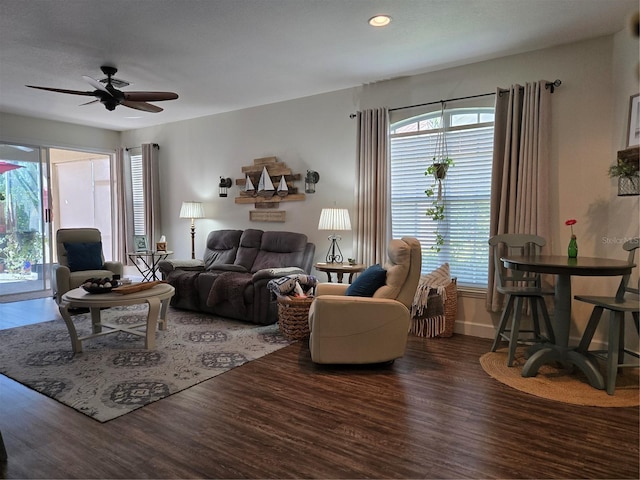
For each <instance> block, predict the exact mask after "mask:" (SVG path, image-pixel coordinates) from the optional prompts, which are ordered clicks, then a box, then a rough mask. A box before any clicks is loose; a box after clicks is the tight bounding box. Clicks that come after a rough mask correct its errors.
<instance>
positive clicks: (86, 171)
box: [0, 143, 115, 301]
mask: <svg viewBox="0 0 640 480" xmlns="http://www.w3.org/2000/svg"><path fill="white" fill-rule="evenodd" d="M111 165H112V155H111V154H105V153H95V152H82V151H75V150H62V149H56V148H40V147H34V146H26V145H15V144H14V145H11V144H7V143H0V301H13V300H23V299H27V298H35V297H44V296H48V295H52V294H53V292H52V291H51V285H52V283H51V272H52V268H51V267H52V265H53V264H55V262H57V258H56V255H55V249H54V247H55V231H56V230H57V229H59V228H76V227H81V228H84V227H95V228H97V229H99V230H100V233H101V235H102V249H103V253H104V256H105V259H106V260H111V259H113V238H114V235H113V232H114V228H115V226H114V220H113V218H114V215H113V214H112V212H113V211H114V210H113V209H114V205H115V203H114V199H113V191H114V188H113V180H112V179H113V176H112V174H111V170H112V168H111Z"/></svg>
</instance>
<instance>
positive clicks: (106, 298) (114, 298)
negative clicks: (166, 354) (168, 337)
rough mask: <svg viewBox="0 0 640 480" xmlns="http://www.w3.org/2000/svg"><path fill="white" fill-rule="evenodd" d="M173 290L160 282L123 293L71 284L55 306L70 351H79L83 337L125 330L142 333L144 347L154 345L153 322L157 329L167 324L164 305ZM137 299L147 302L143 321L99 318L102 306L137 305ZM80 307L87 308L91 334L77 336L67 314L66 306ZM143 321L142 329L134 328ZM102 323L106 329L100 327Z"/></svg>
mask: <svg viewBox="0 0 640 480" xmlns="http://www.w3.org/2000/svg"><path fill="white" fill-rule="evenodd" d="M174 293H175V289H174V288H173V287H172V286H171V285H169V284H166V283H161V284H158V285H155V286H154V287H152V288H149V289H146V290H142V291H139V292H134V293H129V294H126V295H123V294H120V293H114V292H109V293H99V294H95V293H93V294H92V293H88V292H86V291H85V290H84V289H83V288H75V289H73V290H70V291H68V292H67V293H65V294H64V295H63V296H62V301H61V302H60V305H59V307H58V308H59V310H60V315H62V318H63V319H64V322H65V323H66V324H67V329H68V330H69V336H70V337H71V346H72V348H73V352H74V353H80V352H82V342H83V341H84V340H88V339H90V338H95V337H99V336H101V335H108V334H110V333H115V332H127V333H132V334H133V335H139V336H141V337H145V342H144V348H146V349H148V350H152V349H154V348H156V326H157V327H158V328H159V329H160V330H165V329H166V328H167V308H168V307H169V299H171V297H173V294H174ZM141 303H146V304H148V305H149V313H148V315H147V320H146V322H142V323H137V324H134V325H114V324H111V323H106V322H102V321H101V320H100V309H102V308H110V307H120V306H126V305H137V304H141ZM83 307H84V308H88V309H89V310H90V311H91V327H92V334H91V335H86V336H84V337H79V336H78V332H77V331H76V327H75V325H74V324H73V320H72V319H71V315H70V314H69V308H83ZM145 325H146V329H145V331H141V330H137V329H138V328H140V327H142V326H145ZM103 327H104V328H107V329H108V330H106V331H102V329H103Z"/></svg>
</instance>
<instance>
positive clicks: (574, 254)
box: [567, 235, 578, 258]
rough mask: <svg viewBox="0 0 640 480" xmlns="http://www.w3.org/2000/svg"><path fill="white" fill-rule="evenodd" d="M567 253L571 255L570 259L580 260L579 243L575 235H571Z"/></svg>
mask: <svg viewBox="0 0 640 480" xmlns="http://www.w3.org/2000/svg"><path fill="white" fill-rule="evenodd" d="M567 253H568V254H569V258H578V242H577V240H576V236H575V235H571V240H570V241H569V248H568V249H567Z"/></svg>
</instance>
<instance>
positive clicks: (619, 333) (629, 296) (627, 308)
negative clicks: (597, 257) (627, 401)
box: [574, 237, 640, 395]
mask: <svg viewBox="0 0 640 480" xmlns="http://www.w3.org/2000/svg"><path fill="white" fill-rule="evenodd" d="M638 246H640V237H636V238H632V239H631V240H629V241H627V242H625V243H624V245H622V248H623V249H624V250H626V251H627V252H629V255H628V261H629V263H633V262H634V259H635V254H636V250H637V249H638ZM630 277H631V275H624V276H623V277H622V280H621V281H620V285H619V286H618V290H617V292H616V295H615V296H614V297H597V296H588V295H575V296H574V298H575V299H576V300H578V301H580V302H586V303H590V304H592V305H595V306H594V307H593V311H592V312H591V317H589V322H588V323H587V326H586V328H585V330H584V334H583V335H582V339H581V340H580V344H579V345H578V351H579V352H581V353H583V354H589V355H592V356H594V357H596V358H601V359H603V360H605V362H606V365H607V368H606V370H607V379H606V387H607V393H608V394H609V395H613V393H614V391H615V389H616V377H617V374H618V369H619V368H625V367H635V368H637V367H639V366H640V362H638V361H636V362H631V363H624V355H625V354H627V355H629V356H632V357H635V358H636V359H640V355H638V353H636V352H635V351H633V350H630V349H628V348H625V343H624V331H625V328H624V327H625V322H624V320H625V313H627V312H630V313H631V316H632V318H633V321H634V323H635V325H636V332H637V333H638V335H639V336H640V319H639V317H640V297H639V295H640V292H639V290H640V279H638V287H637V288H632V287H630V286H629V279H630ZM605 310H608V311H609V340H608V345H607V349H606V350H589V346H590V344H591V340H592V339H593V335H594V333H595V331H596V328H597V327H598V324H599V323H600V319H601V318H602V314H603V313H604V311H605ZM635 345H636V347H637V345H638V343H637V342H636V344H635Z"/></svg>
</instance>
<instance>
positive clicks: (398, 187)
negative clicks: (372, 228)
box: [391, 109, 493, 287]
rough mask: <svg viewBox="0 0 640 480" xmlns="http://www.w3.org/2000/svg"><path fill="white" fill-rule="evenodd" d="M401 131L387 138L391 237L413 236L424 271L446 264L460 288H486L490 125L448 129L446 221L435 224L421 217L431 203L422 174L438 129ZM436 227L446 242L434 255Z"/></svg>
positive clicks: (427, 179) (429, 180)
mask: <svg viewBox="0 0 640 480" xmlns="http://www.w3.org/2000/svg"><path fill="white" fill-rule="evenodd" d="M491 113H493V112H491ZM454 118H455V117H454ZM480 118H482V120H485V119H486V109H484V110H483V115H482V116H480V115H478V119H480ZM414 121H415V119H414ZM422 121H423V122H424V119H423V120H422ZM402 130H403V131H404V132H405V133H399V134H393V133H392V135H391V218H392V235H393V238H399V237H402V236H413V237H416V238H418V240H419V241H420V243H421V244H422V249H423V250H422V256H423V258H422V271H423V273H428V272H430V271H432V270H434V269H436V268H438V267H439V266H440V265H442V264H443V263H445V262H448V263H449V265H450V267H451V272H452V275H454V276H456V277H457V279H458V284H459V285H461V286H463V285H467V286H474V287H486V285H487V265H488V261H489V246H488V244H487V240H488V238H489V210H490V197H491V164H492V155H493V123H475V124H469V125H465V126H462V127H457V128H455V129H451V130H449V131H447V149H448V153H449V157H451V158H452V159H453V161H454V165H453V166H451V167H450V168H449V170H448V172H447V177H446V179H445V181H444V182H443V198H444V202H445V208H446V210H445V219H444V220H442V221H441V222H439V224H437V223H436V222H434V221H433V220H432V219H431V218H430V217H428V216H427V215H426V213H425V212H426V211H427V209H428V208H429V207H430V206H431V205H432V198H429V197H427V195H426V194H425V190H427V189H428V188H430V187H431V186H432V185H433V178H432V176H431V175H425V171H426V169H427V167H428V166H429V165H430V164H431V159H432V157H433V155H434V151H435V144H436V140H437V135H438V131H437V130H429V131H426V132H420V131H419V130H418V129H415V131H413V132H411V133H409V131H410V130H411V128H410V127H409V126H408V125H407V122H406V121H404V122H403V127H402ZM396 131H397V130H396ZM392 132H394V129H393V127H392ZM436 229H438V231H439V233H440V234H441V235H443V236H444V238H445V243H444V245H443V246H442V247H441V249H440V251H439V252H436V251H435V250H433V249H432V248H431V246H432V245H435V243H436Z"/></svg>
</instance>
